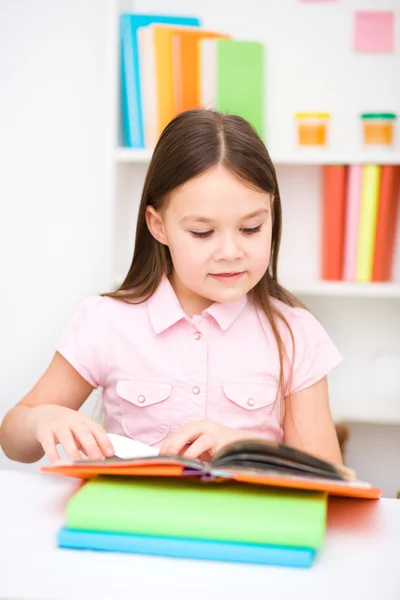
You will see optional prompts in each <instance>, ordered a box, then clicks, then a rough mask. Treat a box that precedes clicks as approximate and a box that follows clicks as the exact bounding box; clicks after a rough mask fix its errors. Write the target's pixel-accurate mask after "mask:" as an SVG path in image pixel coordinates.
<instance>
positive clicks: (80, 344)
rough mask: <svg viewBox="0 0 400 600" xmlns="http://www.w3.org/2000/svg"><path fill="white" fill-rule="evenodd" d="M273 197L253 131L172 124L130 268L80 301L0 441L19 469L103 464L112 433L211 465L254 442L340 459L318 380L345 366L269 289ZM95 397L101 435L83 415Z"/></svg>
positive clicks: (273, 266) (184, 119)
mask: <svg viewBox="0 0 400 600" xmlns="http://www.w3.org/2000/svg"><path fill="white" fill-rule="evenodd" d="M280 236H281V200H280V195H279V188H278V183H277V179H276V174H275V169H274V166H273V164H272V162H271V159H270V157H269V154H268V152H267V150H266V148H265V146H264V144H263V142H262V141H261V139H260V138H259V137H258V136H257V134H256V133H255V131H254V130H253V129H252V127H251V126H250V125H249V123H247V122H246V121H245V120H243V119H242V118H240V117H237V116H233V115H223V114H219V113H217V112H214V111H210V110H200V109H199V110H192V111H188V112H186V113H182V114H180V115H179V116H177V117H176V118H175V119H174V120H173V121H172V122H171V123H170V124H169V125H168V126H167V127H166V128H165V130H164V132H163V133H162V135H161V137H160V140H159V142H158V144H157V146H156V148H155V151H154V154H153V158H152V161H151V163H150V166H149V170H148V173H147V177H146V180H145V184H144V189H143V194H142V199H141V205H140V209H139V216H138V222H137V232H136V242H135V250H134V255H133V261H132V265H131V267H130V269H129V272H128V275H127V276H126V278H125V281H124V282H123V284H122V286H121V287H120V288H119V289H118V290H117V291H116V292H113V293H109V294H103V295H102V296H95V297H91V298H88V299H87V300H85V301H84V302H83V303H82V304H81V305H80V306H79V307H78V309H77V311H76V313H75V315H74V317H73V319H72V321H71V322H70V323H69V325H68V327H67V328H66V330H65V332H64V334H63V335H62V337H61V340H60V341H59V343H58V345H57V347H56V353H55V355H54V358H53V360H52V362H51V364H50V366H49V367H48V369H47V371H46V372H45V373H44V375H43V376H42V377H41V379H40V380H39V381H38V383H37V384H36V385H35V386H34V388H33V389H32V390H31V391H30V392H29V393H28V394H27V396H26V397H25V398H23V399H22V400H21V401H20V402H19V403H18V404H17V406H16V407H14V408H13V409H11V410H10V411H9V413H8V414H7V415H6V417H5V419H4V422H3V424H2V427H1V430H0V439H1V444H2V446H3V449H4V452H5V453H6V454H7V455H8V456H9V457H10V458H12V459H14V460H19V461H23V462H31V461H35V460H38V459H39V458H41V457H42V456H43V454H46V455H47V457H48V458H49V459H50V461H52V462H54V461H56V460H58V459H59V455H58V451H57V447H56V446H57V445H58V444H60V445H61V446H62V447H63V448H64V450H65V452H66V454H67V455H68V457H69V458H70V459H72V460H74V459H78V460H79V459H80V458H81V455H80V452H79V451H80V450H81V451H83V452H84V453H85V454H86V455H87V456H88V457H89V458H92V459H98V458H101V457H103V456H112V454H113V448H112V446H111V444H110V441H109V439H108V437H107V434H106V431H107V432H112V433H117V434H121V435H125V436H129V437H131V438H134V439H136V440H138V441H141V442H146V443H147V444H151V445H154V446H155V447H157V448H160V451H161V452H162V453H183V454H185V455H186V456H189V457H203V458H204V457H209V456H210V455H212V454H213V453H214V452H215V451H217V450H218V449H219V448H220V447H221V446H223V445H225V444H227V443H229V442H233V441H235V440H238V439H243V438H250V437H253V438H254V437H260V438H266V439H271V440H275V441H282V440H284V441H285V443H287V444H289V445H292V446H295V447H298V448H300V449H303V450H305V451H308V452H310V453H313V454H315V455H318V456H321V457H322V458H325V459H328V460H332V461H335V462H341V456H340V450H339V445H338V441H337V437H336V433H335V428H334V424H333V422H332V417H331V414H330V409H329V400H328V390H327V382H326V375H327V373H328V372H329V371H330V370H331V369H332V368H333V367H335V366H336V365H337V364H338V363H339V362H340V360H341V357H340V355H339V353H338V351H337V350H336V348H335V346H334V345H333V343H332V342H331V340H330V339H329V337H328V335H327V334H326V332H325V331H324V329H323V328H322V327H321V325H320V324H319V323H318V321H317V320H316V319H315V318H314V317H313V316H312V315H311V314H310V313H309V312H308V311H307V310H306V309H305V308H304V307H302V306H301V304H300V302H299V301H298V300H296V298H294V297H293V296H292V295H291V294H290V293H289V292H288V291H286V290H285V289H284V288H283V287H282V286H281V285H280V284H279V283H278V276H277V263H278V251H279V243H280ZM98 386H101V387H102V388H103V405H104V409H105V415H106V416H105V429H103V428H102V427H101V426H100V425H99V424H97V423H95V422H93V421H92V420H91V419H89V418H88V417H86V416H84V415H82V414H81V413H79V412H78V409H79V408H80V406H81V405H82V404H83V402H84V401H85V400H86V398H87V397H88V395H89V394H90V392H91V391H92V390H93V388H97V387H98Z"/></svg>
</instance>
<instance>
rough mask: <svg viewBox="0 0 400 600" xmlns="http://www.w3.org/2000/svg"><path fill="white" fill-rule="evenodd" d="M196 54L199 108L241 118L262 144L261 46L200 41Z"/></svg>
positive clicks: (262, 88) (242, 42)
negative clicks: (198, 58)
mask: <svg viewBox="0 0 400 600" xmlns="http://www.w3.org/2000/svg"><path fill="white" fill-rule="evenodd" d="M200 54H201V58H200V64H201V66H200V74H201V81H200V88H201V91H200V93H201V101H202V105H203V106H204V107H206V108H215V109H216V110H218V111H221V112H229V113H233V114H237V115H239V116H241V117H243V118H244V119H246V120H247V121H249V122H250V123H251V125H252V126H253V127H254V128H255V130H256V131H257V133H258V134H259V135H260V137H261V138H262V139H264V140H265V129H264V126H265V123H264V104H265V91H264V45H263V44H262V43H260V42H248V41H241V40H230V39H203V40H201V41H200Z"/></svg>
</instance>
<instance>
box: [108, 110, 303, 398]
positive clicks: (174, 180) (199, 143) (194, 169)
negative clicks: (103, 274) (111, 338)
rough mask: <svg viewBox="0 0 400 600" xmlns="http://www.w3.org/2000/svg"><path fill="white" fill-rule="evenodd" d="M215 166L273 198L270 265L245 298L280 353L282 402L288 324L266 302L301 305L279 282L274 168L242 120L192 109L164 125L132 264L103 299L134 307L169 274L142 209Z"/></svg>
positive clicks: (278, 221) (158, 204) (167, 254)
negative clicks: (263, 318)
mask: <svg viewBox="0 0 400 600" xmlns="http://www.w3.org/2000/svg"><path fill="white" fill-rule="evenodd" d="M217 164H221V165H223V166H224V167H225V168H227V169H229V170H230V171H231V172H232V173H234V174H235V175H236V176H237V177H239V178H240V179H241V180H242V181H243V182H245V183H246V184H247V185H251V186H252V187H254V188H256V189H260V190H263V191H265V192H268V193H270V194H272V195H273V211H272V215H273V217H272V218H273V222H272V241H271V258H270V263H269V267H268V269H267V271H266V272H265V274H264V276H263V277H262V279H261V280H260V281H259V282H258V283H257V285H256V286H255V287H254V288H253V289H252V290H251V291H250V292H249V296H250V299H251V300H252V301H253V303H254V305H255V306H256V308H258V309H261V311H263V312H264V313H265V315H266V317H267V319H268V321H269V322H270V324H271V327H272V330H273V333H274V336H275V339H276V342H277V346H278V352H279V363H280V376H279V392H280V395H281V398H283V397H284V387H285V382H284V367H283V365H284V360H285V357H286V353H285V346H284V343H283V341H282V337H281V334H280V331H279V327H278V323H277V322H278V320H280V321H281V322H282V323H283V324H284V325H285V326H286V327H287V329H288V331H289V333H290V336H291V340H292V347H293V352H294V339H293V334H292V331H291V329H290V326H289V324H288V323H287V321H286V319H285V318H284V316H283V314H282V313H281V312H280V311H279V309H278V308H277V306H276V304H274V303H272V302H271V298H275V299H277V300H280V301H281V302H283V303H285V304H287V305H289V306H302V304H301V303H300V302H299V301H298V300H297V298H295V297H294V296H293V295H292V294H290V293H289V292H288V291H287V290H286V289H285V288H284V287H282V286H281V285H280V284H279V282H278V272H277V264H278V253H279V245H280V240H281V229H282V208H281V199H280V195H279V186H278V181H277V178H276V173H275V168H274V165H273V164H272V161H271V158H270V156H269V154H268V151H267V149H266V147H265V145H264V143H263V142H262V140H261V138H260V137H259V136H258V135H257V133H256V131H255V130H254V129H253V128H252V127H251V125H250V124H249V123H248V122H247V121H246V120H244V119H242V118H241V117H239V116H236V115H230V114H221V113H219V112H216V111H213V110H205V109H195V110H189V111H186V112H183V113H181V114H179V115H178V116H177V117H175V118H174V119H173V120H172V121H171V122H170V123H169V124H168V125H167V127H166V128H165V129H164V131H163V132H162V134H161V136H160V139H159V141H158V143H157V145H156V147H155V149H154V153H153V157H152V159H151V162H150V165H149V169H148V171H147V175H146V179H145V182H144V187H143V192H142V198H141V202H140V207H139V214H138V220H137V228H136V239H135V248H134V253H133V260H132V264H131V266H130V268H129V271H128V274H127V276H126V277H125V280H124V281H123V283H122V285H121V286H120V287H119V288H118V289H117V290H116V291H115V292H111V293H108V294H103V295H104V296H109V297H110V298H116V299H118V300H122V301H124V302H133V303H140V302H144V301H146V300H147V299H148V298H150V296H152V294H153V293H154V292H155V290H156V289H157V287H158V285H159V283H160V281H161V279H162V277H163V275H166V276H169V275H170V274H171V272H172V261H171V255H170V252H169V249H168V247H167V246H165V245H162V244H160V243H159V242H158V241H157V240H156V239H155V238H154V237H153V236H152V235H151V233H150V231H149V229H148V227H147V224H146V218H145V214H146V207H147V206H153V207H154V209H155V210H157V211H159V210H160V208H161V207H162V206H163V203H164V202H165V201H166V199H167V198H168V195H169V194H170V193H171V192H172V191H173V190H175V189H176V188H178V187H179V186H181V185H183V184H184V183H185V182H187V181H189V179H192V178H193V177H196V176H197V175H200V174H201V173H203V172H204V171H207V169H210V168H211V167H213V166H215V165H217Z"/></svg>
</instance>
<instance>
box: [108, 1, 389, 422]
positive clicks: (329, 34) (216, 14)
mask: <svg viewBox="0 0 400 600" xmlns="http://www.w3.org/2000/svg"><path fill="white" fill-rule="evenodd" d="M247 2H248V5H246V8H247V10H246V11H245V12H243V10H241V9H240V5H238V6H237V7H236V5H235V6H233V5H232V4H231V3H230V2H229V0H220V2H215V3H203V4H201V3H198V2H197V1H195V0H168V1H167V2H166V1H165V0H164V1H162V0H131V1H129V0H115V7H117V8H116V12H118V11H120V12H123V11H137V12H146V13H149V12H153V13H158V14H160V13H171V14H173V13H175V14H178V13H180V14H186V15H190V14H191V15H197V16H200V17H201V19H202V21H203V25H204V26H205V27H206V28H209V29H215V30H219V31H225V32H229V33H230V34H232V35H233V36H234V37H236V38H241V39H254V40H260V41H264V42H265V43H266V44H267V63H268V64H267V70H266V77H267V86H266V87H267V91H268V97H267V103H268V104H267V111H266V114H267V119H266V130H267V147H268V150H269V151H270V155H271V158H272V160H273V162H274V164H275V165H276V170H277V176H278V182H279V187H280V195H281V199H282V210H283V237H282V244H281V251H280V257H279V277H280V281H281V282H282V283H283V284H284V285H285V287H287V288H288V289H289V290H290V291H291V292H292V293H294V294H295V295H297V296H298V297H299V298H300V299H301V300H302V301H303V302H304V303H305V304H306V305H307V306H308V307H309V308H310V310H311V311H312V312H313V314H315V316H316V317H317V318H319V319H320V321H321V322H322V324H323V325H324V327H325V328H326V330H327V331H328V332H329V334H330V335H331V337H332V338H333V340H334V342H335V343H336V345H337V346H338V348H339V350H340V352H341V353H342V355H343V357H344V361H343V363H342V364H341V365H340V366H339V367H338V368H337V369H335V370H334V371H333V373H332V374H331V376H330V377H329V388H330V398H331V409H332V414H333V416H334V418H335V419H336V420H339V419H343V420H351V421H360V422H369V423H371V422H373V423H398V424H400V382H398V380H397V379H396V373H397V372H399V373H400V244H399V245H398V246H399V247H398V249H397V251H396V260H395V263H396V266H395V273H394V280H393V281H392V282H389V283H374V284H356V283H347V282H340V281H339V282H328V281H321V280H320V244H321V240H320V232H321V226H320V223H321V201H320V199H321V175H322V169H321V166H322V165H324V164H345V165H349V164H368V163H369V164H379V165H384V164H399V165H400V136H399V135H398V136H397V140H396V143H395V146H394V149H393V150H391V151H385V152H383V151H377V150H371V151H367V150H366V149H364V148H362V147H361V146H360V122H359V116H358V115H359V113H360V112H363V111H365V112H366V111H368V110H383V106H384V110H385V111H386V110H387V111H393V112H399V111H398V107H399V106H400V79H399V78H398V77H397V70H398V64H399V60H400V48H398V49H397V50H396V52H395V53H393V54H392V55H385V56H384V55H381V56H378V55H371V56H368V55H360V54H358V55H355V54H353V53H352V51H351V31H350V30H351V18H352V14H353V12H354V11H355V10H357V9H358V8H359V7H358V3H357V0H349V1H348V2H346V3H332V4H331V3H326V4H325V3H324V4H317V3H315V4H314V3H309V4H308V3H302V2H293V0H281V1H280V2H279V3H275V4H274V8H273V9H271V7H270V3H260V2H259V0H247ZM396 2H397V0H387V2H386V5H385V8H387V9H388V10H390V9H393V10H395V9H396ZM372 4H373V2H372V0H371V7H369V8H370V9H371V10H373V9H376V10H378V9H379V0H376V2H375V4H374V6H372ZM289 13H290V14H291V18H290V19H288V18H287V15H288V14H289ZM254 15H257V17H255V16H254ZM304 15H308V16H307V18H306V20H303V18H304ZM327 19H328V20H329V27H327V25H326V23H327ZM116 22H117V21H116ZM282 28H284V29H285V39H286V40H287V39H290V40H291V41H292V43H293V44H298V47H299V48H300V49H301V51H300V52H299V56H296V57H293V53H292V50H291V44H287V43H286V42H284V43H282V36H281V33H280V32H281V31H282ZM321 32H324V33H323V34H322V33H321ZM337 32H341V35H340V36H338V35H337ZM115 38H116V39H117V35H115ZM316 38H319V43H320V45H321V52H320V53H318V54H317V53H316V52H315V49H314V47H313V46H312V44H311V42H310V45H308V43H309V42H308V40H310V41H312V40H315V39H316ZM317 43H318V41H317ZM114 50H115V51H114V63H115V77H114V80H115V81H117V79H118V77H117V73H118V49H117V48H115V49H114ZM300 54H301V56H300ZM327 65H329V76H328V75H327V70H326V69H327ZM324 74H325V75H326V76H325V77H324ZM372 77H375V79H374V85H371V80H372V79H371V78H372ZM343 90H346V92H345V93H343ZM117 104H118V102H117V100H115V107H116V108H117ZM380 107H382V108H380ZM304 110H318V111H320V110H323V111H325V110H326V111H329V112H331V113H332V115H333V118H332V119H331V123H330V130H329V147H328V148H327V149H325V150H323V151H309V150H307V151H305V150H303V149H301V150H300V149H297V148H296V143H295V125H294V122H293V114H294V113H295V112H298V111H304ZM116 113H117V110H115V114H116ZM398 121H399V122H398V124H397V127H398V130H399V132H400V119H398ZM114 128H115V140H117V131H118V121H117V118H115V123H114ZM343 148H345V149H346V151H342V149H343ZM151 156H152V149H147V148H146V149H130V148H120V147H117V141H116V143H115V146H114V148H112V149H111V152H110V159H111V163H112V169H113V178H114V195H113V202H112V211H110V215H111V214H112V216H113V219H114V235H113V240H114V241H113V253H114V265H113V269H112V277H111V282H112V285H113V286H114V287H117V286H118V285H120V283H121V282H122V280H123V279H124V278H125V274H126V273H127V271H128V268H129V265H130V263H131V257H132V253H133V243H134V237H135V227H136V217H137V211H138V207H139V202H140V195H141V191H142V187H143V182H144V178H145V175H146V172H147V168H148V165H149V163H150V160H151ZM399 227H400V223H399Z"/></svg>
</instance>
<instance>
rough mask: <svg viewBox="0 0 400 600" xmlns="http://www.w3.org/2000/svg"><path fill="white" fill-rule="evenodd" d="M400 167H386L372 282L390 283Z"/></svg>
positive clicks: (382, 186) (381, 193) (382, 185)
mask: <svg viewBox="0 0 400 600" xmlns="http://www.w3.org/2000/svg"><path fill="white" fill-rule="evenodd" d="M399 192H400V166H398V165H396V166H394V165H384V166H383V167H382V171H381V183H380V190H379V206H378V223H377V231H376V241H375V256H374V266H373V272H372V281H390V279H391V275H392V266H393V255H394V249H395V242H396V223H397V213H398V208H399V202H400V199H399Z"/></svg>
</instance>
